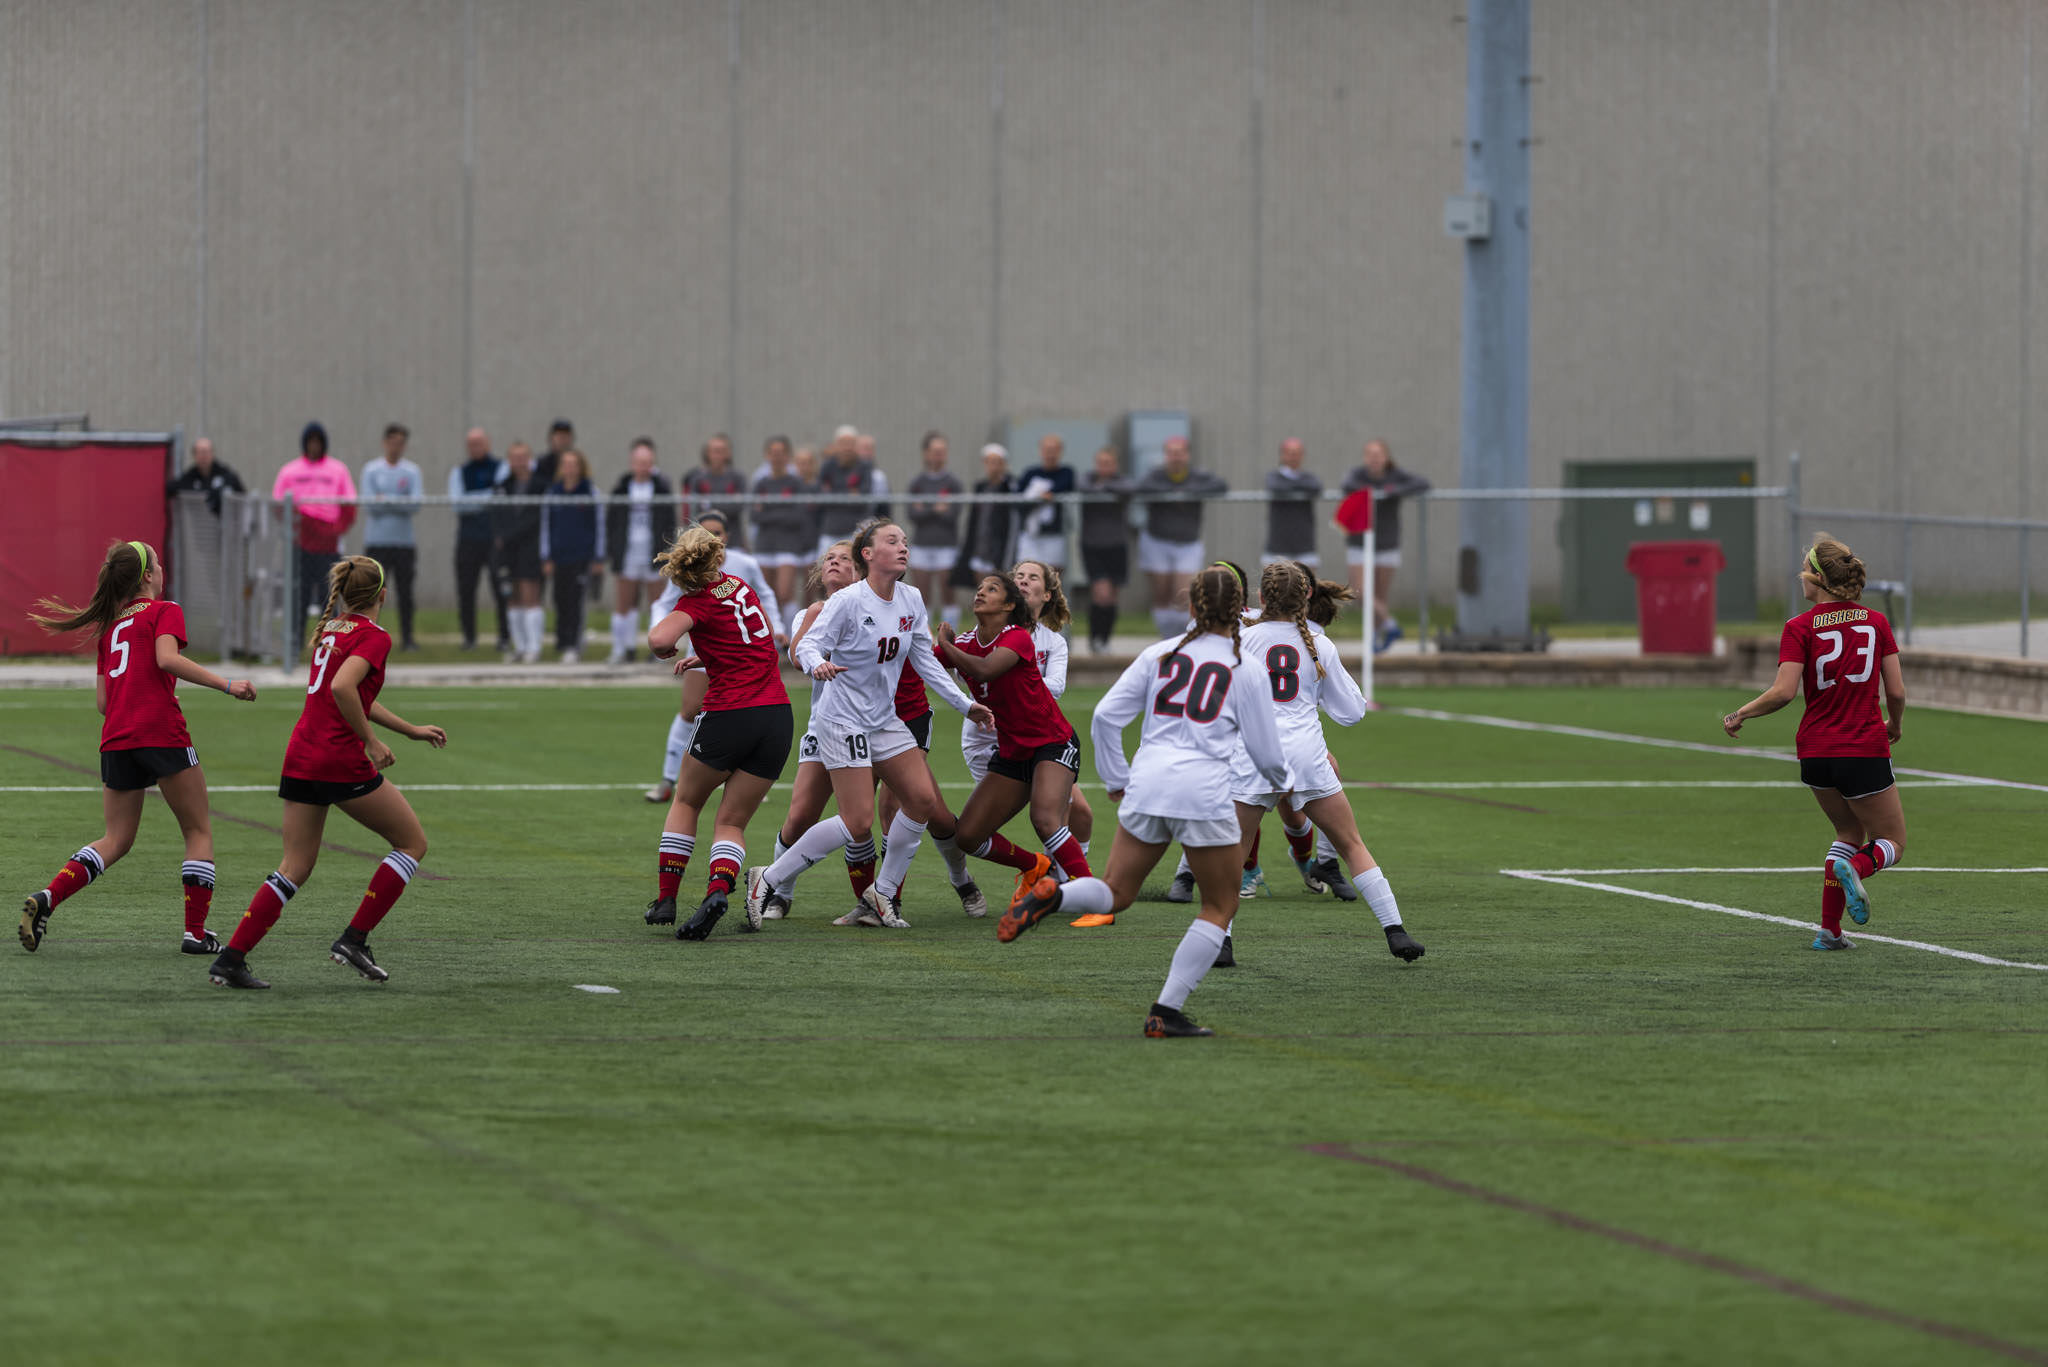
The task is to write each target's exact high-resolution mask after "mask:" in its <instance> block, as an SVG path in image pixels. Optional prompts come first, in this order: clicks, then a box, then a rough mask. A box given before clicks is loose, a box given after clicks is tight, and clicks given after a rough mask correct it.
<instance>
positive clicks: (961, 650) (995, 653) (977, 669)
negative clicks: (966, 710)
mask: <svg viewBox="0 0 2048 1367" xmlns="http://www.w3.org/2000/svg"><path fill="white" fill-rule="evenodd" d="M973 611H974V621H975V629H974V630H973V631H972V632H971V633H969V634H968V635H966V636H962V637H957V638H956V637H955V636H954V635H953V632H952V630H951V629H950V628H948V627H946V626H945V625H944V624H943V623H942V624H940V626H939V628H938V632H937V640H938V646H939V656H940V658H941V659H943V660H944V661H945V662H946V663H947V664H948V665H950V666H951V667H952V668H954V669H957V670H958V671H960V674H961V676H962V677H963V678H965V679H966V680H967V684H968V687H969V689H970V690H972V692H973V694H974V696H975V698H976V699H977V700H978V701H981V702H984V703H986V704H988V708H989V711H991V712H993V713H994V714H995V721H996V753H995V757H994V758H993V759H991V760H990V761H989V762H988V772H987V774H986V775H985V776H984V777H983V778H982V780H981V782H980V783H978V784H976V785H975V788H974V792H973V793H972V794H971V795H970V796H969V797H968V799H967V805H966V806H964V807H962V808H961V809H960V819H959V830H960V832H961V833H960V834H958V835H956V836H955V837H954V840H955V842H956V843H957V844H958V845H959V846H960V847H961V848H963V849H971V848H973V847H975V846H977V845H979V844H980V843H981V842H982V841H983V840H986V839H987V838H988V837H989V836H991V835H993V834H994V833H995V832H997V831H999V830H1001V829H1002V827H1003V823H1005V822H1006V821H1008V820H1009V819H1010V818H1011V817H1013V816H1015V815H1016V814H1017V813H1018V812H1021V811H1023V810H1024V809H1025V808H1026V807H1027V806H1028V807H1029V808H1030V809H1031V826H1032V829H1033V830H1035V831H1037V832H1038V838H1039V839H1040V840H1041V841H1043V842H1044V845H1045V852H1046V855H1047V857H1048V858H1049V859H1050V860H1051V861H1052V862H1053V863H1054V864H1056V865H1057V866H1058V867H1059V870H1060V874H1061V877H1062V881H1065V880H1066V879H1072V878H1087V877H1089V876H1090V874H1089V870H1088V858H1087V856H1086V855H1084V854H1082V853H1081V843H1080V842H1079V841H1077V840H1075V839H1074V837H1073V833H1072V832H1071V831H1070V830H1069V829H1068V827H1067V811H1068V807H1069V805H1070V804H1071V803H1072V801H1073V796H1074V780H1075V779H1076V778H1077V777H1078V776H1079V774H1080V771H1081V742H1080V741H1079V740H1078V739H1077V738H1076V737H1075V735H1074V728H1073V726H1072V725H1071V724H1070V723H1069V722H1068V721H1067V718H1066V716H1065V714H1064V713H1062V712H1061V711H1060V705H1059V704H1058V703H1057V702H1055V701H1054V700H1053V696H1052V692H1051V690H1049V689H1048V688H1047V687H1046V686H1045V679H1044V678H1043V677H1042V676H1041V675H1040V674H1039V672H1038V646H1037V644H1036V642H1034V641H1033V640H1032V638H1031V627H1032V622H1033V617H1032V612H1031V605H1030V604H1029V603H1028V602H1027V601H1026V600H1025V597H1024V591H1023V590H1022V589H1021V588H1019V587H1018V586H1017V581H1016V580H1015V579H1013V578H1011V577H1010V576H1009V575H1003V574H988V575H983V576H982V579H981V582H980V583H979V584H978V585H976V586H975V590H974V603H973ZM1045 872H1046V870H1045V869H1043V868H1032V869H1026V870H1025V871H1024V872H1023V873H1022V874H1020V875H1019V877H1018V883H1017V886H1018V888H1019V889H1020V890H1021V889H1023V888H1028V887H1030V886H1031V885H1032V884H1033V883H1035V882H1036V881H1037V880H1038V878H1039V877H1040V876H1042V875H1043V874H1044V873H1045Z"/></svg>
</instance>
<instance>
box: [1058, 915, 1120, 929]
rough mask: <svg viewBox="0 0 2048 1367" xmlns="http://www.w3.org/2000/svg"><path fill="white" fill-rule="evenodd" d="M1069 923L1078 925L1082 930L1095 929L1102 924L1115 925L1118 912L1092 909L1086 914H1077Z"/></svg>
mask: <svg viewBox="0 0 2048 1367" xmlns="http://www.w3.org/2000/svg"><path fill="white" fill-rule="evenodd" d="M1067 924H1068V925H1070V926H1077V927H1079V928H1080V929H1082V930H1095V929H1097V928H1098V927H1101V926H1113V925H1115V924H1116V913H1115V912H1104V911H1091V912H1089V913H1088V914H1087V915H1086V916H1076V917H1075V918H1074V919H1073V920H1071V921H1069V922H1067Z"/></svg>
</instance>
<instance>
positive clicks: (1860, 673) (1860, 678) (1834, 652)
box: [1813, 626, 1877, 691]
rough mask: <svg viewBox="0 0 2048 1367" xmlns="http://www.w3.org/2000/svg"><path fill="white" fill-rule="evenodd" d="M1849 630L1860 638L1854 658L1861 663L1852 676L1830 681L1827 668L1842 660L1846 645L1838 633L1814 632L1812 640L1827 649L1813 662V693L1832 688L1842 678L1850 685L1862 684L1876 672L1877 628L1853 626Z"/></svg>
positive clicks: (1840, 677) (1842, 676) (1843, 676)
mask: <svg viewBox="0 0 2048 1367" xmlns="http://www.w3.org/2000/svg"><path fill="white" fill-rule="evenodd" d="M1849 630H1851V631H1853V632H1855V633H1856V634H1857V636H1859V637H1861V638H1862V641H1861V644H1859V645H1858V646H1857V647H1856V658H1857V659H1858V660H1859V661H1860V662H1861V663H1860V664H1859V665H1858V667H1857V669H1856V672H1855V673H1854V674H1848V675H1837V676H1836V677H1834V678H1832V679H1830V678H1829V677H1828V666H1829V665H1831V664H1833V663H1834V662H1835V661H1836V660H1839V659H1841V658H1842V652H1843V650H1844V649H1846V648H1847V644H1848V643H1847V641H1846V640H1844V638H1843V636H1842V633H1841V632H1839V631H1816V632H1815V633H1813V639H1814V640H1816V641H1820V642H1823V643H1825V644H1826V645H1827V647H1828V649H1827V651H1826V653H1824V654H1822V655H1819V656H1817V657H1816V658H1815V659H1814V662H1813V686H1814V689H1815V691H1819V690H1821V689H1824V688H1833V687H1834V686H1835V685H1836V684H1838V683H1840V682H1841V681H1842V680H1843V679H1844V678H1846V679H1847V680H1848V681H1849V682H1850V683H1864V682H1867V681H1868V680H1869V678H1870V676H1871V675H1872V674H1873V673H1875V672H1876V671H1877V628H1876V627H1868V626H1855V627H1850V628H1849Z"/></svg>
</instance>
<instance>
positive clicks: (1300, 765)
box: [1230, 752, 1344, 812]
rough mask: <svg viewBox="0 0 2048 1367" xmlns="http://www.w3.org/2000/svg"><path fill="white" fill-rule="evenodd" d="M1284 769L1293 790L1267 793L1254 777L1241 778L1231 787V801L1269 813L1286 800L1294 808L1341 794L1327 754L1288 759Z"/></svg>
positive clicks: (1267, 790)
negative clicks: (1309, 759) (1308, 757)
mask: <svg viewBox="0 0 2048 1367" xmlns="http://www.w3.org/2000/svg"><path fill="white" fill-rule="evenodd" d="M1287 767H1288V770H1289V772H1290V773H1291V774H1292V776H1293V779H1294V786H1293V787H1292V788H1289V789H1287V790H1285V791H1283V792H1274V791H1272V790H1271V789H1268V788H1267V787H1266V786H1265V784H1264V782H1263V780H1261V779H1259V778H1257V777H1256V776H1251V777H1241V778H1239V779H1237V781H1236V782H1235V783H1233V784H1232V785H1231V789H1230V799H1231V801H1233V802H1242V803H1244V805H1245V806H1247V807H1263V808H1265V809H1266V810H1267V811H1269V812H1270V811H1272V810H1273V809H1274V808H1275V807H1277V806H1279V805H1280V799H1281V798H1283V797H1284V798H1286V799H1287V800H1288V801H1290V802H1292V803H1293V804H1294V805H1295V806H1296V807H1299V806H1301V805H1302V804H1304V803H1308V802H1314V801H1315V800H1316V799H1317V798H1319V797H1329V796H1331V795H1332V794H1334V793H1341V792H1343V791H1344V780H1342V779H1340V778H1338V777H1337V771H1336V770H1335V769H1333V768H1331V767H1330V756H1329V754H1328V752H1324V753H1322V754H1319V755H1317V756H1316V757H1315V758H1314V759H1313V760H1311V761H1303V760H1298V759H1294V758H1291V757H1290V758H1289V759H1288V761H1287Z"/></svg>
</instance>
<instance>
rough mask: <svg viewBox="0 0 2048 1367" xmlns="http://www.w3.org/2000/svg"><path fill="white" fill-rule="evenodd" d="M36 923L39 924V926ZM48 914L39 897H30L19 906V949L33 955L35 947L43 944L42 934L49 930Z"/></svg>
mask: <svg viewBox="0 0 2048 1367" xmlns="http://www.w3.org/2000/svg"><path fill="white" fill-rule="evenodd" d="M37 922H41V924H40V925H38V924H37ZM49 924H50V917H49V913H48V912H46V911H44V910H43V901H42V899H41V898H40V897H31V898H29V899H27V900H26V901H24V902H23V903H22V904H21V932H20V933H21V947H22V948H23V949H25V950H27V951H28V952H29V953H31V954H33V953H35V952H36V946H38V945H40V944H41V943H42V942H43V933H44V931H46V930H47V929H48V928H49Z"/></svg>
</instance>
